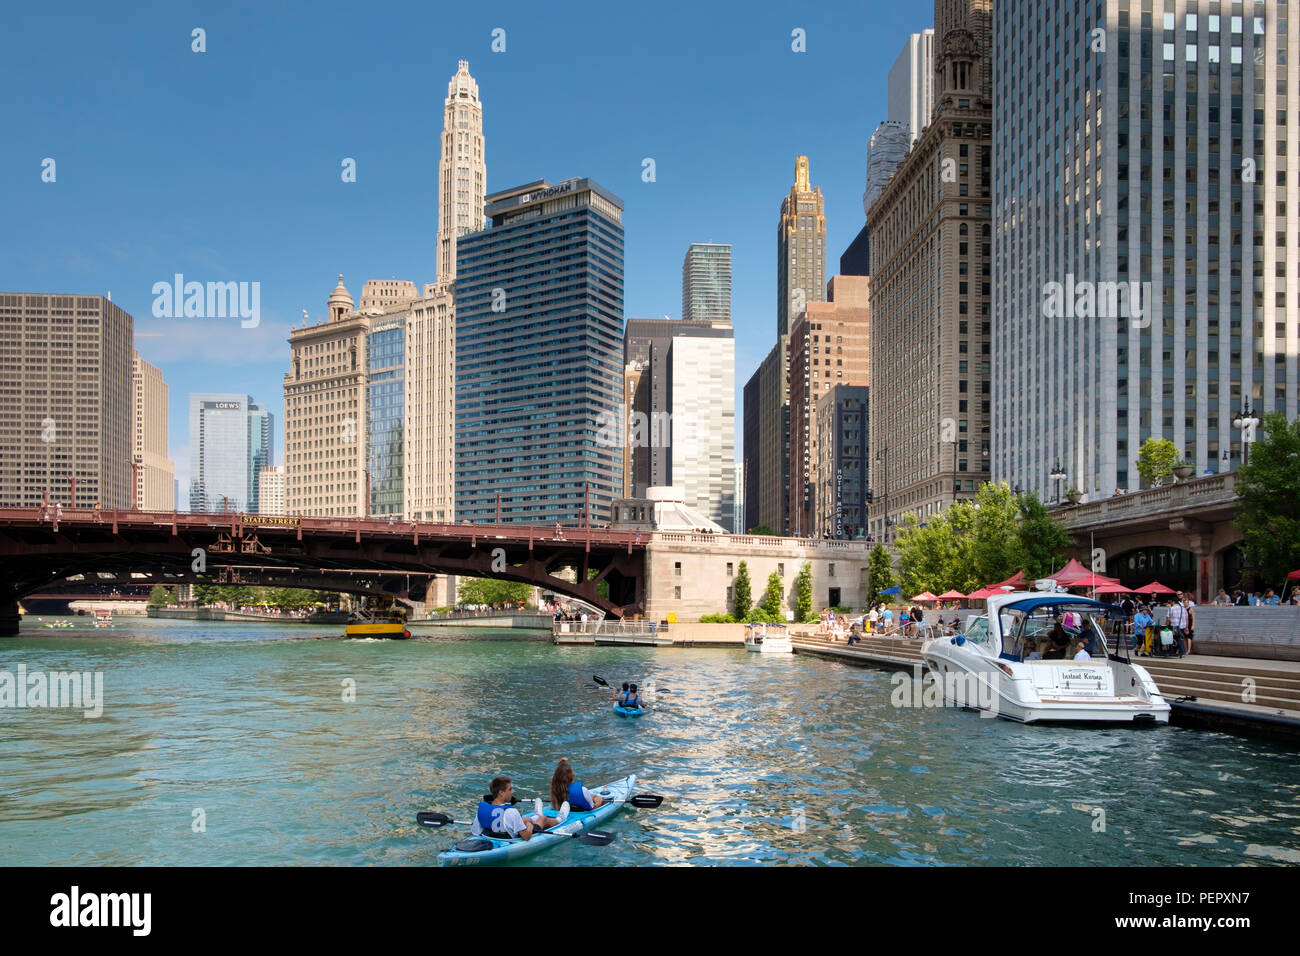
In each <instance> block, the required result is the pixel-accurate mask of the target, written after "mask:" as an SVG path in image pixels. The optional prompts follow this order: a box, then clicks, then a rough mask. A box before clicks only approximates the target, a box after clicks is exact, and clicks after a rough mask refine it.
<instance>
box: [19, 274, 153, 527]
mask: <svg viewBox="0 0 1300 956" xmlns="http://www.w3.org/2000/svg"><path fill="white" fill-rule="evenodd" d="M134 326H135V321H134V319H132V318H131V316H130V315H129V314H127V313H126V312H123V311H122V310H121V309H119V308H118V307H117V306H116V305H114V304H113V303H112V302H110V301H109V300H108V299H106V298H105V297H103V296H98V295H47V294H45V293H0V373H3V381H4V389H5V392H6V394H5V400H4V402H3V403H0V506H4V507H21V508H36V507H39V506H40V505H41V503H42V502H43V501H45V500H48V501H49V503H50V504H54V503H56V502H58V503H64V504H68V503H71V502H72V501H73V498H74V496H75V499H76V503H77V505H78V506H79V507H88V506H90V505H94V504H98V505H99V506H100V507H101V508H130V507H131V506H132V505H133V504H134V502H133V500H132V488H131V458H132V437H131V417H132V405H133V402H132V367H131V358H132V350H131V338H132V334H133V330H134ZM74 489H75V490H74ZM46 496H48V498H47V497H46Z"/></svg>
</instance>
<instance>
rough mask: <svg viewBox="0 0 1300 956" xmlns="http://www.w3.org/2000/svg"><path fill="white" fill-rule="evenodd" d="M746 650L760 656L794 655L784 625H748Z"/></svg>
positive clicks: (746, 628) (746, 627)
mask: <svg viewBox="0 0 1300 956" xmlns="http://www.w3.org/2000/svg"><path fill="white" fill-rule="evenodd" d="M745 650H747V651H754V652H756V653H759V654H793V653H794V646H793V645H792V644H791V643H790V635H789V633H788V632H787V631H786V629H785V625H784V624H746V625H745Z"/></svg>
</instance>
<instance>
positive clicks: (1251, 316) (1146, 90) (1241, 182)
mask: <svg viewBox="0 0 1300 956" xmlns="http://www.w3.org/2000/svg"><path fill="white" fill-rule="evenodd" d="M1287 6H1288V5H1287V4H1286V3H1285V2H1280V0H1266V2H1265V0H1261V2H1252V3H1246V4H1243V3H1240V2H1236V3H1233V2H1227V0H1224V2H1217V0H1191V2H1188V0H1178V2H1177V3H1174V2H1171V0H1163V2H1162V0H1154V2H1152V0H1086V2H1085V0H1059V2H1057V3H1051V4H1044V3H1041V2H1038V0H998V2H997V3H995V4H994V5H993V10H994V24H995V27H994V30H995V33H994V49H995V51H996V57H997V68H996V73H995V76H996V80H995V94H994V103H995V108H994V127H993V132H994V141H995V148H994V158H995V159H994V161H995V168H994V176H993V229H994V242H993V246H994V267H993V268H994V282H993V288H994V300H993V356H992V357H993V376H992V381H993V449H994V451H993V478H994V479H1004V480H1008V481H1011V482H1017V481H1019V482H1022V483H1024V484H1025V485H1027V487H1028V488H1029V489H1031V490H1033V491H1036V492H1038V493H1039V494H1040V495H1044V496H1046V495H1047V494H1048V493H1049V492H1050V491H1051V490H1052V483H1051V482H1050V480H1049V474H1050V473H1051V471H1052V470H1053V468H1054V465H1055V463H1056V462H1057V460H1059V461H1060V464H1061V467H1062V469H1063V470H1064V472H1065V473H1066V475H1067V476H1068V483H1069V484H1071V485H1074V486H1076V487H1077V488H1079V489H1080V490H1081V491H1082V492H1084V493H1085V494H1086V495H1089V496H1091V497H1093V498H1098V497H1102V498H1104V497H1109V496H1111V495H1113V494H1115V493H1116V490H1117V489H1125V490H1136V489H1137V488H1138V486H1139V476H1138V472H1137V459H1138V455H1139V452H1140V449H1141V446H1142V443H1143V442H1144V441H1145V440H1146V439H1148V438H1151V437H1157V438H1167V439H1169V440H1171V441H1172V442H1173V443H1174V444H1175V445H1176V446H1177V447H1178V450H1179V451H1180V452H1181V453H1182V454H1183V455H1184V456H1186V457H1187V458H1188V459H1190V460H1191V461H1192V462H1194V463H1195V465H1196V472H1197V473H1198V474H1202V473H1204V472H1206V471H1209V472H1219V471H1227V470H1229V469H1230V468H1234V467H1236V463H1239V462H1240V461H1241V450H1242V449H1241V438H1242V434H1241V431H1240V430H1239V429H1237V428H1235V427H1234V426H1233V420H1234V418H1236V417H1238V412H1239V411H1240V410H1241V408H1242V405H1243V402H1246V401H1249V402H1250V403H1251V406H1252V411H1254V412H1256V413H1258V412H1260V411H1270V410H1277V411H1281V412H1285V413H1286V414H1287V415H1288V416H1289V417H1292V418H1294V417H1295V415H1296V412H1297V407H1296V404H1297V394H1298V393H1300V377H1298V375H1297V354H1298V353H1300V326H1297V323H1296V318H1295V316H1296V307H1297V303H1298V302H1300V289H1298V288H1297V276H1300V257H1298V256H1297V249H1298V248H1300V234H1298V233H1297V232H1296V230H1295V223H1296V215H1295V213H1296V208H1297V203H1298V202H1300V195H1298V194H1297V183H1298V182H1300V173H1297V174H1296V175H1292V174H1291V171H1290V170H1289V169H1288V163H1289V157H1290V156H1293V155H1295V154H1296V149H1295V148H1294V147H1291V148H1288V143H1289V142H1293V143H1297V144H1300V135H1293V134H1295V132H1296V116H1297V111H1296V110H1293V109H1291V108H1290V106H1291V104H1290V103H1289V102H1288V101H1289V98H1290V97H1291V96H1293V95H1300V60H1298V59H1297V58H1295V57H1291V58H1290V59H1288V52H1289V50H1288V48H1289V46H1292V45H1296V46H1300V32H1298V31H1300V18H1297V17H1295V16H1291V17H1288V16H1287V12H1286V11H1287ZM1292 41H1296V43H1295V44H1292Z"/></svg>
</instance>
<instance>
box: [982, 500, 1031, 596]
mask: <svg viewBox="0 0 1300 956" xmlns="http://www.w3.org/2000/svg"><path fill="white" fill-rule="evenodd" d="M1019 516H1020V506H1019V503H1018V502H1017V501H1016V496H1015V494H1013V493H1012V491H1011V486H1010V485H1008V484H1007V483H1006V482H1005V481H1000V482H998V483H997V484H996V485H995V484H992V483H986V484H983V485H981V486H980V490H979V491H978V492H976V494H975V526H974V531H975V541H974V546H973V548H972V558H973V559H974V564H975V568H974V570H975V576H976V577H977V578H978V579H979V580H980V581H981V582H982V583H984V584H990V583H992V582H994V581H1001V580H1003V579H1004V578H1009V577H1011V575H1013V574H1015V573H1016V572H1017V571H1019V570H1021V567H1020V529H1019V525H1018V524H1017V519H1018V518H1019Z"/></svg>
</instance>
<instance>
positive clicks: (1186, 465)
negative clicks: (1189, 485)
mask: <svg viewBox="0 0 1300 956" xmlns="http://www.w3.org/2000/svg"><path fill="white" fill-rule="evenodd" d="M1195 472H1196V463H1195V462H1191V461H1188V460H1187V459H1186V458H1183V459H1180V460H1179V461H1178V463H1177V464H1175V465H1174V477H1176V478H1177V479H1178V480H1179V481H1186V480H1187V479H1188V478H1190V477H1192V475H1193V474H1194V473H1195Z"/></svg>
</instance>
